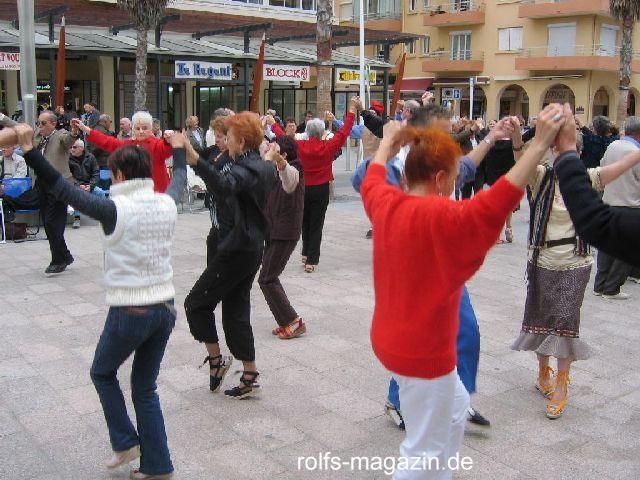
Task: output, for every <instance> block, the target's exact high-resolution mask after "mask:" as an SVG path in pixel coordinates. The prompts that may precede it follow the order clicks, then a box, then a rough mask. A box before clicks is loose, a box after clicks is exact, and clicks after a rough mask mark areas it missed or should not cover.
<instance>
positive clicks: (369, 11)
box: [353, 0, 402, 23]
mask: <svg viewBox="0 0 640 480" xmlns="http://www.w3.org/2000/svg"><path fill="white" fill-rule="evenodd" d="M401 18H402V3H401V0H367V1H365V2H364V20H365V21H369V20H383V19H389V20H400V19H401ZM353 21H354V22H356V23H357V22H359V21H360V2H358V1H357V0H355V1H354V2H353Z"/></svg>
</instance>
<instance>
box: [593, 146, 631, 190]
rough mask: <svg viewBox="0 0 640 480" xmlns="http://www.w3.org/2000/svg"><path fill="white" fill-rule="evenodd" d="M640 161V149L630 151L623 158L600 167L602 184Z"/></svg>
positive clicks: (615, 177) (610, 180) (606, 183)
mask: <svg viewBox="0 0 640 480" xmlns="http://www.w3.org/2000/svg"><path fill="white" fill-rule="evenodd" d="M638 163H640V150H639V151H635V152H631V153H628V154H627V155H625V156H624V157H622V159H620V160H618V161H617V162H615V163H612V164H611V165H607V166H606V167H600V184H601V185H602V186H603V187H604V186H605V185H608V184H610V183H611V182H613V181H614V180H616V179H617V178H618V177H619V176H620V175H622V174H623V173H625V172H626V171H627V170H629V169H630V168H633V167H635V166H636V165H638Z"/></svg>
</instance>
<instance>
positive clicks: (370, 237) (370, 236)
mask: <svg viewBox="0 0 640 480" xmlns="http://www.w3.org/2000/svg"><path fill="white" fill-rule="evenodd" d="M364 238H366V239H367V240H371V239H372V238H373V229H371V228H370V229H369V230H367V233H365V234H364Z"/></svg>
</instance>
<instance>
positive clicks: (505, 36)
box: [498, 27, 522, 52]
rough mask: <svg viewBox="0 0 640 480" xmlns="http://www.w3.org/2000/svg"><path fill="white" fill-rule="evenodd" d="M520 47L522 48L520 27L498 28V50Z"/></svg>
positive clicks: (511, 49) (505, 50)
mask: <svg viewBox="0 0 640 480" xmlns="http://www.w3.org/2000/svg"><path fill="white" fill-rule="evenodd" d="M520 49H522V27H511V28H499V29H498V50H500V51H501V52H513V51H515V50H520Z"/></svg>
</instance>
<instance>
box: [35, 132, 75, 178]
mask: <svg viewBox="0 0 640 480" xmlns="http://www.w3.org/2000/svg"><path fill="white" fill-rule="evenodd" d="M77 139H78V137H77V136H74V135H71V133H69V132H68V131H66V130H64V129H63V130H54V132H53V133H52V134H51V136H50V137H49V141H48V142H47V146H46V147H45V149H44V152H43V155H44V158H46V159H47V161H48V162H49V163H50V164H51V165H53V168H55V169H56V170H57V171H58V172H60V175H62V176H63V177H64V178H66V179H67V180H71V178H72V176H71V170H69V149H70V148H71V145H73V143H74V142H75V141H76V140H77ZM42 141H43V137H42V135H40V131H39V130H38V131H37V132H36V134H35V136H34V137H33V146H34V147H35V148H38V147H39V145H40V144H41V142H42Z"/></svg>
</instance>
